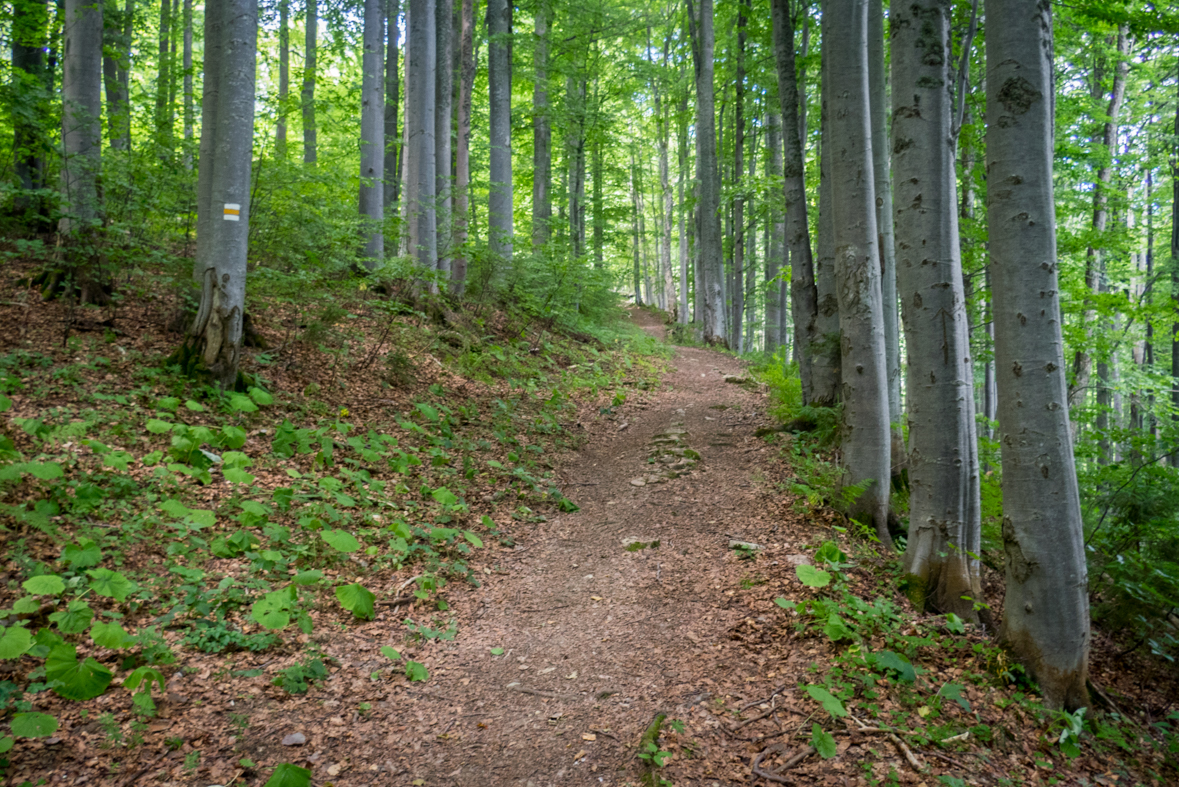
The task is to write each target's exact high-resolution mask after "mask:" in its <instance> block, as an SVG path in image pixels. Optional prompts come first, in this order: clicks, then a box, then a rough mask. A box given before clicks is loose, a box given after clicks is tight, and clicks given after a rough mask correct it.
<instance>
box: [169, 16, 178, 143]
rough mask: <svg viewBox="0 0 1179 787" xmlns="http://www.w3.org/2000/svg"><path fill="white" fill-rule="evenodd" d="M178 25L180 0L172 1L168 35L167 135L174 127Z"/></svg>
mask: <svg viewBox="0 0 1179 787" xmlns="http://www.w3.org/2000/svg"><path fill="white" fill-rule="evenodd" d="M179 24H180V0H172V29H171V31H169V33H168V65H169V70H168V114H169V115H171V116H172V121H173V122H172V125H171V126H170V127H169V129H168V131H169V133H174V130H175V126H176V122H175V120H176V118H175V115H176V76H177V73H176V55H177V48H176V42H177V39H178V38H179V37H180V36H179V35H177V33H178V32H179V31H178V30H177V27H178V26H179Z"/></svg>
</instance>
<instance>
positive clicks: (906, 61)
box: [878, 0, 982, 621]
mask: <svg viewBox="0 0 1179 787" xmlns="http://www.w3.org/2000/svg"><path fill="white" fill-rule="evenodd" d="M950 14H951V6H950V2H949V0H911V1H910V2H909V3H908V4H900V3H898V4H897V5H895V6H893V8H892V17H891V19H890V22H891V24H890V30H891V34H892V36H891V47H890V52H891V54H892V86H893V91H892V118H893V120H892V149H893V156H894V158H893V162H892V163H893V173H892V176H893V179H894V183H895V187H896V225H895V227H896V241H895V242H896V251H897V258H896V275H897V289H898V291H899V292H900V294H901V303H902V307H903V313H904V326H905V343H906V347H907V348H908V354H909V367H908V375H907V388H908V396H907V403H908V422H909V512H910V513H909V533H908V545H907V546H906V548H905V555H904V567H905V575H906V576H905V579H906V585H907V587H906V593H907V595H908V596H909V598H910V599H911V600H912V601H913V603H914V605H915V606H916V607H917V608H918V609H923V610H924V609H929V610H935V611H937V612H943V613H947V612H952V613H954V614H956V615H958V616H959V617H961V618H963V619H965V620H970V621H977V620H978V613H977V612H976V611H975V609H974V603H973V601H974V600H977V599H981V598H982V581H981V578H980V573H979V570H980V569H979V561H978V558H977V557H976V556H977V555H978V554H980V551H981V545H980V539H981V527H982V525H981V517H980V510H979V505H978V495H979V492H978V489H979V475H978V462H977V459H976V458H975V451H974V445H975V441H976V435H975V419H974V391H973V390H972V389H973V386H972V385H971V376H970V374H969V371H970V364H971V358H970V343H969V340H968V336H967V328H968V326H967V324H968V316H967V313H966V296H965V292H964V290H963V283H962V259H961V250H960V247H959V243H958V202H957V199H956V195H955V188H954V185H955V182H956V179H957V175H956V172H955V163H954V158H955V156H954V142H953V137H952V135H951V133H950V127H951V109H952V107H951V96H950V92H949V91H948V90H947V89H946V85H947V84H948V82H949V77H950ZM878 202H879V201H878ZM886 312H887V309H886ZM890 405H891V401H890ZM896 426H897V428H898V429H899V428H900V424H899V423H897V424H896Z"/></svg>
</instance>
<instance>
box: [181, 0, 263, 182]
mask: <svg viewBox="0 0 1179 787" xmlns="http://www.w3.org/2000/svg"><path fill="white" fill-rule="evenodd" d="M285 1H286V0H284V5H283V8H284V9H285V8H286V5H285ZM283 30H284V31H285V30H286V25H285V24H284V25H283ZM183 57H184V59H183V66H184V168H185V169H186V170H191V169H192V145H193V137H192V135H193V132H194V129H195V126H196V110H195V107H194V106H193V86H192V82H193V70H192V0H184V56H183Z"/></svg>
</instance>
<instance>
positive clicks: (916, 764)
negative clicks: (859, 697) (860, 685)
mask: <svg viewBox="0 0 1179 787" xmlns="http://www.w3.org/2000/svg"><path fill="white" fill-rule="evenodd" d="M851 720H852V721H854V722H855V723H856V724H857V725H858V726H859V728H860V732H866V731H868V730H869V729H873V731H875V728H869V727H868V725H867V724H864V722H862V721H860V720H859V719H857V718H856V717H855V716H852V717H851ZM884 734H885V736H886V737H887V738H888V739H889V740H890V741H892V742H893V743H894V744H896V747H897V748H898V749H900V750H901V753H902V754H904V755H905V759H906V760H908V761H909V764H910V765H912V766H913V770H915V771H918V772H921V771H924V770H925V766H924V765H922V764H921V761H920V760H918V759H917V757H916V756H915V755H914V754H913V750H912V749H910V748H909V745H908V744H907V743H905V742H904V741H903V740H901V739H900V738H899V737H898V736H897V735H896V734H895V733H893V732H891V731H885V733H884Z"/></svg>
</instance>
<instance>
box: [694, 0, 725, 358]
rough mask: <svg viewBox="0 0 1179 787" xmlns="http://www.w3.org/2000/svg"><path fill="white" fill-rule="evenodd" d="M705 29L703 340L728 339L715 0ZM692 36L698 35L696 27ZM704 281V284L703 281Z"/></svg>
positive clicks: (701, 90)
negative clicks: (715, 79)
mask: <svg viewBox="0 0 1179 787" xmlns="http://www.w3.org/2000/svg"><path fill="white" fill-rule="evenodd" d="M692 6H693V3H692V0H688V19H689V21H690V22H691V23H692V27H695V26H696V25H695V19H694V17H693V14H694V11H693V8H692ZM699 27H700V33H699V38H698V43H697V44H696V47H695V49H696V50H697V57H696V144H697V148H698V153H697V161H696V171H697V177H698V179H699V182H700V186H699V188H700V196H699V202H698V205H699V210H700V244H699V249H698V253H699V255H700V271H701V274H702V275H703V278H704V281H703V287H700V292H701V296H702V298H701V300H702V301H703V304H702V305H703V312H702V314H701V318H702V322H703V326H702V327H703V334H704V341H706V342H708V343H709V344H719V345H721V346H727V345H728V337H727V336H726V334H725V289H724V258H723V255H722V251H721V227H720V218H721V217H720V171H719V169H718V168H717V158H716V104H715V96H714V88H713V73H714V60H713V50H714V49H715V44H716V41H715V36H714V34H713V20H712V0H701V2H700V25H699ZM691 35H692V39H693V40H694V41H695V40H697V36H696V33H695V31H693V32H692V34H691ZM698 286H699V285H698Z"/></svg>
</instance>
